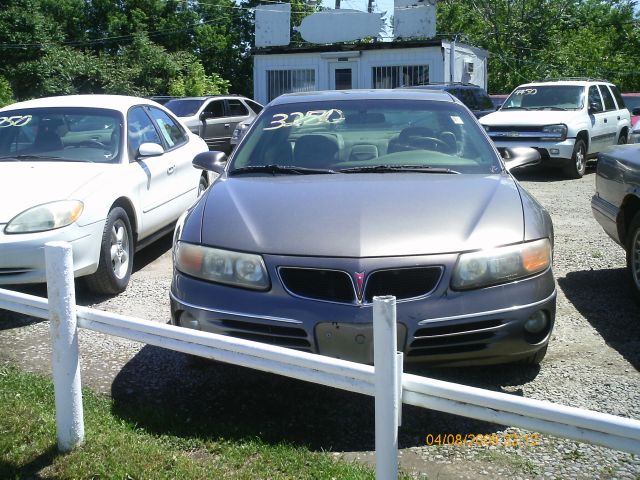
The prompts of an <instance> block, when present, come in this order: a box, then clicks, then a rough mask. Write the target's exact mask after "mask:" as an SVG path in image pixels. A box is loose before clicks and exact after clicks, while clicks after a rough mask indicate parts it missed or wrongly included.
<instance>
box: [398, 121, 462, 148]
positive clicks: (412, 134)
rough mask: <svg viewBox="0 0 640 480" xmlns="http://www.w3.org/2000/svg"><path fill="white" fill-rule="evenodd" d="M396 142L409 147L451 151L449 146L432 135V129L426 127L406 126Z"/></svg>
mask: <svg viewBox="0 0 640 480" xmlns="http://www.w3.org/2000/svg"><path fill="white" fill-rule="evenodd" d="M398 142H399V143H400V144H401V145H402V146H403V147H407V148H409V149H415V150H423V149H426V150H435V151H438V152H448V151H451V146H450V145H449V144H448V143H447V142H445V141H443V140H441V139H439V138H436V137H434V136H433V131H432V130H431V129H430V128H427V127H407V128H405V129H404V130H402V131H401V132H400V135H399V137H398Z"/></svg>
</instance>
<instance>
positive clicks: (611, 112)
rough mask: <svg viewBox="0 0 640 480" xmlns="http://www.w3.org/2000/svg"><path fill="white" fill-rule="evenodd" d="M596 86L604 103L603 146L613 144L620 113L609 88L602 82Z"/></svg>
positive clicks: (615, 138)
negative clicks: (604, 131)
mask: <svg viewBox="0 0 640 480" xmlns="http://www.w3.org/2000/svg"><path fill="white" fill-rule="evenodd" d="M598 88H599V89H600V94H601V95H602V101H603V103H604V113H605V119H604V123H605V130H606V135H607V136H606V138H604V140H603V141H604V146H609V145H615V144H617V143H618V120H619V119H620V114H619V113H618V109H617V107H616V102H615V101H614V99H613V95H612V94H611V92H610V91H609V88H607V86H606V85H604V84H600V85H598Z"/></svg>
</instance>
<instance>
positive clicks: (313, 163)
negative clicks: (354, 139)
mask: <svg viewBox="0 0 640 480" xmlns="http://www.w3.org/2000/svg"><path fill="white" fill-rule="evenodd" d="M293 160H294V163H295V165H298V166H300V167H308V168H331V167H332V166H333V164H335V163H336V162H338V161H340V142H339V140H338V138H337V137H335V136H333V135H317V134H310V135H303V136H301V137H300V138H298V139H297V140H296V143H295V147H294V149H293Z"/></svg>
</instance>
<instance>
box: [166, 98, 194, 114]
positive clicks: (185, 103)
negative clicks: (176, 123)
mask: <svg viewBox="0 0 640 480" xmlns="http://www.w3.org/2000/svg"><path fill="white" fill-rule="evenodd" d="M203 102H204V100H169V101H168V102H167V103H165V104H164V106H165V107H167V108H168V109H169V110H171V111H172V112H173V113H174V114H175V115H176V116H178V117H192V116H193V115H195V114H196V113H198V109H199V108H200V107H201V106H202V104H203Z"/></svg>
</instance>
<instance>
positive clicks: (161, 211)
mask: <svg viewBox="0 0 640 480" xmlns="http://www.w3.org/2000/svg"><path fill="white" fill-rule="evenodd" d="M143 143H154V144H156V145H159V146H160V147H161V148H162V151H163V153H162V154H160V155H153V156H145V157H141V156H140V155H139V148H140V145H142V144H143ZM127 149H128V151H129V158H130V159H131V163H130V164H129V168H130V169H131V177H130V178H136V179H137V185H136V186H135V188H136V190H137V194H138V205H136V208H137V210H138V211H139V212H140V225H139V226H138V240H140V239H142V238H144V237H146V236H148V235H150V234H152V233H154V232H156V231H157V230H159V229H161V228H162V227H164V226H165V225H167V224H168V223H170V222H171V218H172V215H173V213H172V210H173V207H174V206H173V205H172V201H171V199H172V198H173V197H175V192H174V188H175V187H174V183H175V182H174V177H173V173H174V171H175V160H174V159H173V158H172V157H171V156H170V155H166V154H164V151H165V147H164V144H163V141H162V139H161V137H160V134H159V132H158V131H157V129H156V126H155V124H154V122H153V121H152V120H151V118H150V117H149V115H148V114H147V111H146V109H145V107H144V106H142V105H140V106H137V107H133V108H132V109H130V110H129V112H128V113H127ZM127 180H130V179H127ZM173 220H175V218H173Z"/></svg>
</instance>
